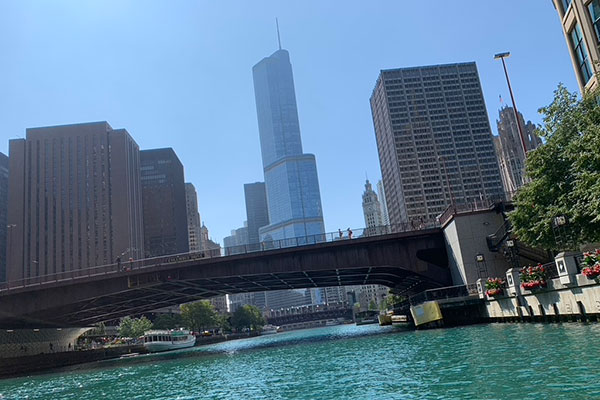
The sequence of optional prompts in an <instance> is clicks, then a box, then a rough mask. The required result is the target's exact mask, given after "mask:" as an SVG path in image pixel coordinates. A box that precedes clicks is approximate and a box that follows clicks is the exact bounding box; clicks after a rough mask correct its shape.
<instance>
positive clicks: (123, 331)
mask: <svg viewBox="0 0 600 400" xmlns="http://www.w3.org/2000/svg"><path fill="white" fill-rule="evenodd" d="M150 329H152V322H151V321H150V320H149V319H148V318H146V317H144V316H142V317H141V318H131V317H124V318H122V319H121V322H120V323H119V336H121V337H130V338H137V337H139V336H142V335H143V334H144V332H146V331H149V330H150Z"/></svg>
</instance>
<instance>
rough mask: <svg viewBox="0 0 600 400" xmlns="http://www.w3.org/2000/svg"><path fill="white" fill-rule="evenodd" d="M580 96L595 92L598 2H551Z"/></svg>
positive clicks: (599, 59)
mask: <svg viewBox="0 0 600 400" xmlns="http://www.w3.org/2000/svg"><path fill="white" fill-rule="evenodd" d="M552 1H553V3H554V7H555V8H556V10H557V11H558V17H559V19H560V22H561V26H562V29H563V33H564V35H565V39H566V41H567V47H568V48H569V53H570V55H571V61H572V63H573V68H574V69H575V75H576V76H577V83H579V89H580V90H581V92H582V93H584V92H586V91H588V90H595V89H597V88H598V77H597V76H596V75H597V74H598V71H599V66H598V62H600V49H599V47H598V46H599V44H600V0H552Z"/></svg>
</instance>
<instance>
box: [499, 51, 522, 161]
mask: <svg viewBox="0 0 600 400" xmlns="http://www.w3.org/2000/svg"><path fill="white" fill-rule="evenodd" d="M508 57H510V52H508V51H507V52H505V53H498V54H496V55H495V56H494V59H495V60H497V59H501V60H502V66H503V67H504V75H506V83H508V91H509V92H510V100H511V101H512V106H513V111H514V112H515V120H516V121H517V128H518V129H519V136H520V137H521V145H522V146H523V154H524V155H525V158H527V146H526V145H525V137H524V136H523V129H522V128H521V120H520V119H519V112H518V111H517V104H516V103H515V96H514V95H513V91H512V87H511V85H510V79H509V78H508V70H507V69H506V62H505V61H504V59H505V58H508Z"/></svg>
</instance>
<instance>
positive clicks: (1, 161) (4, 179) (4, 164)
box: [0, 153, 13, 282]
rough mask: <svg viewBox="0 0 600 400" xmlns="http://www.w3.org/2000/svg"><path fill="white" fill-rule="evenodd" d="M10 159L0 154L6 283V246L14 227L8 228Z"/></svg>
mask: <svg viewBox="0 0 600 400" xmlns="http://www.w3.org/2000/svg"><path fill="white" fill-rule="evenodd" d="M7 217H8V157H7V156H6V155H5V154H3V153H0V282H5V281H6V246H7V244H8V240H9V239H8V234H9V233H10V232H11V231H12V228H13V227H12V226H8V218H7Z"/></svg>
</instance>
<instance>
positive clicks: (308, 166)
mask: <svg viewBox="0 0 600 400" xmlns="http://www.w3.org/2000/svg"><path fill="white" fill-rule="evenodd" d="M252 73H253V77H254V95H255V98H256V112H257V116H258V130H259V133H260V147H261V153H262V161H263V170H264V176H265V186H266V191H267V202H268V206H269V225H267V226H264V227H262V228H260V229H259V235H260V239H261V240H265V239H275V240H276V239H284V238H293V237H301V236H307V235H314V234H321V233H324V232H325V227H324V224H323V212H322V209H321V194H320V192H319V180H318V177H317V165H316V161H315V156H314V155H312V154H304V153H303V152H302V141H301V138H300V123H299V121H298V110H297V107H296V93H295V90H294V78H293V75H292V65H291V64H290V58H289V54H288V52H287V51H286V50H282V49H279V50H277V51H276V52H275V53H273V54H272V55H271V56H270V57H266V58H264V59H263V60H261V61H260V62H259V63H258V64H256V65H255V66H254V68H253V69H252Z"/></svg>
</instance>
